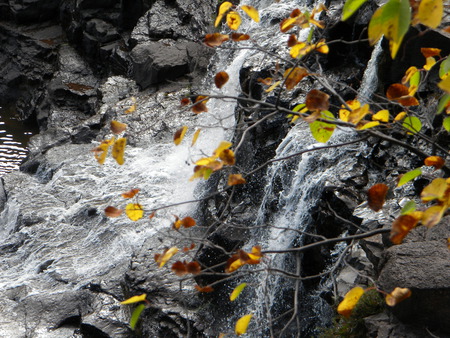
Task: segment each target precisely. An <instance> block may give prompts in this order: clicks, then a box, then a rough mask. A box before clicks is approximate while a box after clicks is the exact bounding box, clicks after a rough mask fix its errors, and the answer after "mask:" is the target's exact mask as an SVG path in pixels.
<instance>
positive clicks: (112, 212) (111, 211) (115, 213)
mask: <svg viewBox="0 0 450 338" xmlns="http://www.w3.org/2000/svg"><path fill="white" fill-rule="evenodd" d="M122 212H123V210H122V209H117V208H116V207H112V206H109V207H106V208H105V215H106V216H107V217H119V216H120V215H121V214H122Z"/></svg>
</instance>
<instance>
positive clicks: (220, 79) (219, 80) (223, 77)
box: [214, 72, 230, 89]
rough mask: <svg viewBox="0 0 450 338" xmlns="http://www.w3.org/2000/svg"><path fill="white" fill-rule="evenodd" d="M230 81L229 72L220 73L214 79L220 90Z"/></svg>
mask: <svg viewBox="0 0 450 338" xmlns="http://www.w3.org/2000/svg"><path fill="white" fill-rule="evenodd" d="M229 79H230V76H229V75H228V73H227V72H218V73H217V74H216V76H215V77H214V83H215V84H216V87H217V88H219V89H220V88H222V87H223V85H224V84H225V83H227V82H228V80H229Z"/></svg>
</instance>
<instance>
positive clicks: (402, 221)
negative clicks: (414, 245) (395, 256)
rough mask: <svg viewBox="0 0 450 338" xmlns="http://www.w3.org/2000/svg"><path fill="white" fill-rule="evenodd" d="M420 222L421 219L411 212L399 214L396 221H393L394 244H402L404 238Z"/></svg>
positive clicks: (392, 236)
mask: <svg viewBox="0 0 450 338" xmlns="http://www.w3.org/2000/svg"><path fill="white" fill-rule="evenodd" d="M418 222H419V219H417V218H416V217H414V216H413V215H411V214H409V215H401V216H399V217H398V218H397V219H396V220H395V221H394V223H392V229H391V236H390V239H391V242H392V243H393V244H400V243H401V242H402V241H403V238H405V236H406V235H407V234H408V233H409V232H410V231H411V229H413V228H414V227H415V226H416V225H417V223H418Z"/></svg>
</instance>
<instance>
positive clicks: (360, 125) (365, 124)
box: [356, 121, 380, 130]
mask: <svg viewBox="0 0 450 338" xmlns="http://www.w3.org/2000/svg"><path fill="white" fill-rule="evenodd" d="M379 125H380V121H371V122H368V121H361V122H359V123H358V125H357V127H356V129H357V130H364V129H369V128H373V127H376V126H379Z"/></svg>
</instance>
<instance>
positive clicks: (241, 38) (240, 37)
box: [231, 33, 250, 42]
mask: <svg viewBox="0 0 450 338" xmlns="http://www.w3.org/2000/svg"><path fill="white" fill-rule="evenodd" d="M249 39H250V35H248V34H242V33H232V34H231V40H233V41H235V42H239V41H246V40H249Z"/></svg>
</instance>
